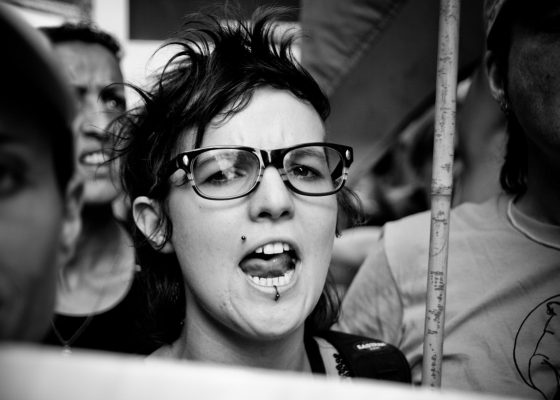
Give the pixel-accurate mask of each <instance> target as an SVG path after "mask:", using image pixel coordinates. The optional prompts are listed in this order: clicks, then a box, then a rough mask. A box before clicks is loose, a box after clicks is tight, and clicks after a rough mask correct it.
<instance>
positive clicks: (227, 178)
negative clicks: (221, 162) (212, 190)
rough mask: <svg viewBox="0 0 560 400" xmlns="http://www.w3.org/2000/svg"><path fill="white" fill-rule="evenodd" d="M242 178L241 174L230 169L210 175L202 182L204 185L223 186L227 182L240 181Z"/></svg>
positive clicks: (236, 170)
mask: <svg viewBox="0 0 560 400" xmlns="http://www.w3.org/2000/svg"><path fill="white" fill-rule="evenodd" d="M242 177H243V174H242V173H241V171H240V170H238V169H234V168H230V169H226V170H220V171H218V172H216V173H214V174H212V175H210V176H209V177H208V178H207V179H205V180H204V183H207V184H212V185H224V184H227V183H228V182H231V181H233V180H236V179H240V178H242Z"/></svg>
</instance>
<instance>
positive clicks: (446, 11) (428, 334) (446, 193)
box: [422, 0, 460, 388]
mask: <svg viewBox="0 0 560 400" xmlns="http://www.w3.org/2000/svg"><path fill="white" fill-rule="evenodd" d="M459 10H460V0H441V8H440V18H439V41H438V61H437V80H436V105H435V136H434V158H433V173H432V188H431V190H432V211H431V226H430V251H429V261H428V282H427V285H428V286H427V296H426V319H425V328H424V356H423V362H422V385H424V386H430V387H435V388H439V387H441V373H442V366H441V361H442V355H443V335H444V322H445V296H446V285H447V254H448V240H449V222H450V221H449V211H450V209H451V194H452V190H453V137H454V134H455V114H456V97H457V67H458V58H459V57H458V53H459Z"/></svg>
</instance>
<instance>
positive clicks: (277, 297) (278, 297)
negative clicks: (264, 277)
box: [272, 285, 280, 301]
mask: <svg viewBox="0 0 560 400" xmlns="http://www.w3.org/2000/svg"><path fill="white" fill-rule="evenodd" d="M272 287H273V288H274V290H276V294H275V295H274V301H278V300H280V293H278V288H277V287H276V285H273V286H272Z"/></svg>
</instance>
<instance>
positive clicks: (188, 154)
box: [164, 142, 354, 200]
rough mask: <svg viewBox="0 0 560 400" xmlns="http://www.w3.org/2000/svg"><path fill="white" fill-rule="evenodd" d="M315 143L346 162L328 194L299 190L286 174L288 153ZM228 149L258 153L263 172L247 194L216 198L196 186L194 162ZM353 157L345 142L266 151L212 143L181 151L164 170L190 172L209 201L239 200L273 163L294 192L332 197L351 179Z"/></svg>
mask: <svg viewBox="0 0 560 400" xmlns="http://www.w3.org/2000/svg"><path fill="white" fill-rule="evenodd" d="M312 146H321V147H328V148H330V149H333V150H335V151H337V152H338V153H339V154H340V156H341V160H342V164H343V165H342V175H341V176H342V181H341V183H340V185H339V186H338V187H337V188H336V189H334V190H332V191H329V192H325V193H308V192H303V191H301V190H299V189H298V188H296V187H295V186H294V185H292V183H291V182H290V179H289V178H288V176H287V175H286V171H284V164H283V161H284V157H285V155H286V154H287V153H289V152H290V151H292V150H296V149H299V148H302V147H312ZM228 149H231V150H245V151H248V152H250V153H252V154H254V155H255V156H257V158H258V160H259V164H260V165H259V175H258V176H257V179H256V180H255V183H254V184H253V185H252V186H251V187H250V188H249V189H248V190H247V191H246V192H245V193H243V194H239V195H235V196H230V197H220V198H215V197H211V196H208V195H206V194H204V193H202V192H201V191H200V190H199V189H198V187H197V186H196V183H195V181H194V178H193V175H192V172H191V171H192V163H193V161H194V160H195V159H196V158H197V157H198V156H199V155H200V154H203V153H206V152H207V151H211V150H228ZM353 160H354V153H353V150H352V147H350V146H345V145H342V144H337V143H329V142H309V143H301V144H298V145H296V146H291V147H284V148H281V149H273V150H263V149H258V148H255V147H249V146H211V147H201V148H198V149H194V150H189V151H184V152H181V153H179V154H178V155H176V156H175V157H174V158H173V159H172V160H170V161H169V162H168V164H167V166H166V167H165V168H164V171H165V176H167V177H170V176H171V175H173V174H174V173H175V172H177V170H179V169H181V170H183V171H184V172H185V174H186V175H187V179H188V180H189V181H190V182H191V185H192V188H193V189H194V191H195V192H196V194H198V195H199V196H200V197H203V198H205V199H209V200H233V199H238V198H241V197H245V196H247V195H249V194H250V193H251V192H253V191H254V190H255V189H256V188H257V187H258V186H259V183H260V181H261V179H262V176H263V173H264V170H265V169H266V168H267V167H268V166H269V165H272V166H273V167H274V168H276V169H277V170H278V172H279V173H280V177H281V178H282V180H283V181H284V184H285V185H286V186H287V187H288V188H289V189H290V190H291V191H293V192H294V193H297V194H301V195H304V196H313V197H318V196H329V195H331V194H335V193H337V192H338V191H340V190H341V189H342V188H343V187H344V185H345V183H346V180H347V178H348V170H349V168H350V165H351V164H352V161H353Z"/></svg>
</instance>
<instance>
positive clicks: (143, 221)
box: [132, 196, 173, 253]
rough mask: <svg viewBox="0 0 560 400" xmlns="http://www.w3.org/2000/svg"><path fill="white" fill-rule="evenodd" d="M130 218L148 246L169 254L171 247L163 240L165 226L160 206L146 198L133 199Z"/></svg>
mask: <svg viewBox="0 0 560 400" xmlns="http://www.w3.org/2000/svg"><path fill="white" fill-rule="evenodd" d="M132 217H133V219H134V223H135V224H136V226H137V227H138V229H140V232H142V234H143V235H144V236H145V237H146V239H147V240H148V242H149V243H150V245H151V246H152V247H153V248H154V249H156V250H158V251H161V252H162V253H171V252H172V251H173V245H172V244H171V243H170V242H169V241H168V240H166V238H165V228H166V227H165V225H164V223H163V221H164V218H163V212H162V210H161V206H160V204H159V203H158V202H156V201H155V200H152V199H150V198H149V197H146V196H140V197H137V198H135V199H134V201H133V203H132Z"/></svg>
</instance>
